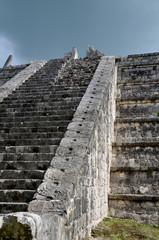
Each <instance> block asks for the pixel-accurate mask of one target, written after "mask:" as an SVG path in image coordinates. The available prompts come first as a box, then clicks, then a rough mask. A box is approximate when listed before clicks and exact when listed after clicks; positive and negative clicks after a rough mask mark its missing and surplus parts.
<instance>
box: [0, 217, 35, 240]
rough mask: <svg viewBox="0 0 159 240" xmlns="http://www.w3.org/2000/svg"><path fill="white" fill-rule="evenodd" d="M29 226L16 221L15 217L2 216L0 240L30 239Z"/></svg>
mask: <svg viewBox="0 0 159 240" xmlns="http://www.w3.org/2000/svg"><path fill="white" fill-rule="evenodd" d="M32 239H33V238H32V234H31V230H30V227H29V226H27V225H26V224H22V223H20V222H18V221H17V217H14V216H7V217H4V218H3V225H2V227H1V228H0V240H32Z"/></svg>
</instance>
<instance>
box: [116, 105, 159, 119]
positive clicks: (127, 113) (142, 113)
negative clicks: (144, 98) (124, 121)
mask: <svg viewBox="0 0 159 240" xmlns="http://www.w3.org/2000/svg"><path fill="white" fill-rule="evenodd" d="M158 112H159V102H144V103H131V104H125V103H124V104H119V105H117V109H116V117H117V118H130V119H135V118H137V117H138V118H139V117H140V118H156V117H158Z"/></svg>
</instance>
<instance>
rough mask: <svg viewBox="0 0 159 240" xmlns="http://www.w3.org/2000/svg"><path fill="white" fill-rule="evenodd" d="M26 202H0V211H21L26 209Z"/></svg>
mask: <svg viewBox="0 0 159 240" xmlns="http://www.w3.org/2000/svg"><path fill="white" fill-rule="evenodd" d="M27 209H28V203H25V202H0V212H1V213H4V214H6V213H10V212H23V211H27Z"/></svg>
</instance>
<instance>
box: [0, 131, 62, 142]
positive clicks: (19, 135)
mask: <svg viewBox="0 0 159 240" xmlns="http://www.w3.org/2000/svg"><path fill="white" fill-rule="evenodd" d="M63 136H64V132H42V133H40V132H38V133H30V132H26V133H0V141H1V140H7V139H9V140H20V139H39V138H40V139H47V138H48V139H49V138H51V139H52V138H62V137H63Z"/></svg>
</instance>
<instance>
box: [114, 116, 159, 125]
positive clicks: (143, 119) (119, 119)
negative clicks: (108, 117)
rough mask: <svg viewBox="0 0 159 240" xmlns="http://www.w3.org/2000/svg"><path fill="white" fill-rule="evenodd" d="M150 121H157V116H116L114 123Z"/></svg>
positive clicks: (158, 120)
mask: <svg viewBox="0 0 159 240" xmlns="http://www.w3.org/2000/svg"><path fill="white" fill-rule="evenodd" d="M142 122H144V123H151V122H159V117H158V116H157V117H140V116H139V117H137V116H136V118H133V119H131V118H125V117H124V118H118V117H117V118H116V120H115V124H121V123H142Z"/></svg>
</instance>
